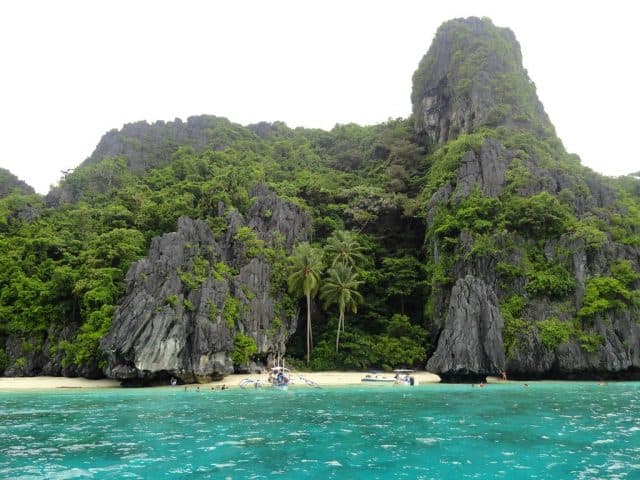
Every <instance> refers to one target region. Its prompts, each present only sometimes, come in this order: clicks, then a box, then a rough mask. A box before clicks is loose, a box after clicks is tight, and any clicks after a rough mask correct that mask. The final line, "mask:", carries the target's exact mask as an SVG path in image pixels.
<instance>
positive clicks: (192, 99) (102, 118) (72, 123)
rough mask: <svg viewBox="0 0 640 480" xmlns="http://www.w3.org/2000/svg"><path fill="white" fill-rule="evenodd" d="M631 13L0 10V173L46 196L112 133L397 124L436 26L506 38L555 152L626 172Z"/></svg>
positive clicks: (83, 6)
mask: <svg viewBox="0 0 640 480" xmlns="http://www.w3.org/2000/svg"><path fill="white" fill-rule="evenodd" d="M634 3H635V2H632V1H628V2H627V1H616V0H610V1H608V2H584V1H582V2H560V1H553V2H551V1H544V0H538V1H535V2H523V1H517V2H516V1H508V0H505V1H497V0H496V1H480V0H474V1H463V0H458V1H456V0H449V1H444V0H438V1H426V0H423V1H401V0H394V1H375V0H368V1H346V0H342V1H331V0H322V1H302V0H293V1H288V0H287V1H267V0H256V1H248V0H247V1H238V0H236V1H231V0H229V1H226V0H225V1H188V0H181V1H177V0H176V1H171V2H170V1H162V0H149V1H146V0H145V1H143V0H136V1H133V0H128V1H123V0H109V1H98V0H94V1H86V0H79V1H71V0H56V1H47V0H42V1H37V0H2V1H1V2H0V109H1V110H0V166H1V167H4V168H7V169H9V170H10V171H11V172H13V173H14V174H15V175H17V176H18V177H19V178H21V179H23V180H25V181H26V182H27V183H29V184H30V185H32V186H33V187H34V188H35V189H36V190H37V191H38V192H40V193H46V192H47V191H48V189H49V186H50V185H55V184H56V183H57V182H58V180H59V179H60V177H61V173H60V171H61V170H63V169H68V168H73V167H75V166H77V165H78V164H79V163H80V162H82V161H83V160H84V159H85V158H86V157H88V156H89V155H90V154H91V152H92V151H93V149H94V148H95V146H96V145H97V143H98V141H99V140H100V137H101V136H102V135H103V134H104V133H105V132H107V131H108V130H110V129H112V128H121V127H122V125H123V124H125V123H130V122H135V121H138V120H147V121H150V122H151V121H155V120H173V119H174V118H176V117H179V118H182V119H186V118H187V117H189V116H191V115H199V114H202V113H207V114H214V115H218V116H224V117H227V118H229V119H230V120H231V121H234V122H237V123H241V124H243V125H246V124H248V123H254V122H258V121H261V120H265V121H275V120H281V121H284V122H286V123H287V124H288V125H289V126H291V127H296V126H304V127H319V128H325V129H331V128H332V127H333V126H334V125H335V124H336V123H348V122H355V123H358V124H362V125H369V124H375V123H379V122H383V121H385V120H387V119H388V118H390V117H392V118H396V117H407V116H408V115H410V113H411V103H410V94H411V76H412V74H413V72H414V70H415V69H416V67H417V65H418V62H419V61H420V59H421V58H422V56H423V55H424V54H425V53H426V51H427V49H428V48H429V45H430V44H431V41H432V39H433V36H434V34H435V31H436V29H437V27H438V26H439V25H440V24H441V23H442V22H443V21H446V20H448V19H451V18H455V17H462V16H470V15H476V16H488V17H490V18H492V19H493V22H494V23H495V24H496V25H498V26H508V27H510V28H511V29H512V30H513V31H514V32H515V34H516V36H517V38H518V40H519V42H520V45H521V47H522V51H523V57H524V64H525V67H526V68H527V69H528V71H529V76H530V77H531V79H532V80H533V81H534V82H535V84H536V85H537V88H538V95H539V96H540V99H541V100H542V102H543V104H544V106H545V108H546V110H547V113H548V114H549V116H550V117H551V121H552V122H553V123H554V124H555V126H556V129H557V131H558V134H559V135H560V137H561V138H562V140H563V141H564V143H565V146H567V148H568V150H569V151H571V152H575V153H577V154H579V155H580V157H581V158H582V161H583V163H584V164H586V165H588V166H589V167H591V168H593V169H594V170H596V171H598V172H601V173H604V174H607V175H622V174H627V173H631V172H634V171H637V170H639V169H640V161H639V160H640V159H639V158H638V157H639V154H638V151H639V149H638V147H637V144H636V142H635V140H636V139H637V137H638V135H639V133H638V132H639V130H640V127H639V126H638V121H637V119H638V117H639V116H640V88H639V82H638V73H639V69H640V67H639V65H638V63H639V62H638V50H639V47H640V29H639V28H638V23H637V15H636V13H635V10H634V9H633V8H632V7H633V6H634Z"/></svg>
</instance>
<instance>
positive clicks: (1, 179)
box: [0, 168, 36, 198]
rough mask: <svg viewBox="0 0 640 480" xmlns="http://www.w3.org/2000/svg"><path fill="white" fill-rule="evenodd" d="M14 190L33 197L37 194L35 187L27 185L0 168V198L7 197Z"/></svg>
mask: <svg viewBox="0 0 640 480" xmlns="http://www.w3.org/2000/svg"><path fill="white" fill-rule="evenodd" d="M14 190H15V191H18V192H20V193H22V194H24V195H33V194H34V193H36V192H35V191H34V190H33V187H31V186H29V185H27V184H26V183H25V182H23V181H22V180H20V179H19V178H18V177H16V176H15V175H14V174H13V173H11V172H10V171H9V170H6V169H4V168H0V198H4V197H6V196H7V195H9V194H10V193H11V192H12V191H14Z"/></svg>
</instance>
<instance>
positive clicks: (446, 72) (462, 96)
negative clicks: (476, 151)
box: [411, 17, 552, 144]
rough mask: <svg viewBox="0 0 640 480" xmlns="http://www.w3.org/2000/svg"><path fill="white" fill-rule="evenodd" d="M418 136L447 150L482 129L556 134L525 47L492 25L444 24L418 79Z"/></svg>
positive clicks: (472, 21)
mask: <svg viewBox="0 0 640 480" xmlns="http://www.w3.org/2000/svg"><path fill="white" fill-rule="evenodd" d="M411 100H412V103H413V115H414V121H415V127H416V131H417V132H418V133H420V134H423V135H426V137H427V138H428V139H429V141H430V142H432V143H437V144H442V143H445V142H447V141H449V140H453V139H455V138H456V137H457V136H458V135H459V134H461V133H468V132H471V131H473V130H475V129H477V128H478V127H480V126H483V125H487V126H491V127H495V126H498V125H518V126H527V127H535V128H552V127H551V124H550V122H549V119H548V117H547V114H546V113H545V111H544V108H543V107H542V104H541V103H540V102H539V101H538V99H537V97H536V93H535V87H534V85H533V83H532V82H531V80H529V77H528V75H527V72H526V70H525V69H524V68H523V66H522V54H521V53H520V45H519V44H518V42H517V40H516V38H515V35H514V34H513V32H512V31H511V30H509V29H508V28H497V27H495V26H494V25H493V24H492V23H491V21H490V20H489V19H485V18H483V19H480V18H475V17H471V18H460V19H455V20H451V21H449V22H446V23H444V24H443V25H442V26H441V27H440V28H439V29H438V32H437V33H436V36H435V39H434V40H433V43H432V45H431V48H430V49H429V51H428V52H427V54H426V55H425V56H424V58H423V59H422V61H421V62H420V65H419V67H418V70H417V71H416V72H415V73H414V75H413V93H412V97H411Z"/></svg>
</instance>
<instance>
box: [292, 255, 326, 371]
mask: <svg viewBox="0 0 640 480" xmlns="http://www.w3.org/2000/svg"><path fill="white" fill-rule="evenodd" d="M290 262H291V266H290V270H289V277H288V278H287V283H288V286H289V292H290V293H292V294H295V295H304V297H305V299H306V301H307V365H308V364H309V362H310V361H311V344H312V342H313V335H312V332H311V297H313V296H315V295H316V293H317V292H318V288H319V287H320V275H321V274H322V269H323V264H322V252H321V251H320V250H318V249H317V248H314V247H312V246H311V245H310V244H309V243H308V242H304V243H301V244H300V245H298V246H297V247H296V248H295V249H294V250H293V253H292V254H291V257H290Z"/></svg>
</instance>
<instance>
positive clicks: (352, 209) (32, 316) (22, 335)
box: [0, 117, 640, 370]
mask: <svg viewBox="0 0 640 480" xmlns="http://www.w3.org/2000/svg"><path fill="white" fill-rule="evenodd" d="M206 121H207V122H208V124H209V132H210V134H212V133H214V134H215V138H216V142H215V144H216V148H215V149H204V150H203V151H200V152H197V151H195V150H194V148H192V147H191V146H189V145H181V146H175V148H174V151H173V153H172V154H171V155H170V157H168V158H167V160H166V161H164V162H159V163H160V164H157V165H153V166H151V167H148V168H147V169H146V170H144V171H143V172H137V173H133V172H132V170H131V169H130V168H129V165H128V161H127V159H125V158H105V159H102V160H100V161H97V162H94V163H85V164H84V165H82V166H80V167H79V168H77V169H76V170H75V171H73V172H72V173H69V174H68V175H67V176H66V177H65V178H64V179H63V180H62V181H61V183H60V189H61V190H62V191H65V192H67V193H70V195H71V201H66V202H58V203H59V204H56V205H53V206H47V202H46V201H45V199H44V198H42V197H40V196H38V195H33V194H32V195H26V194H24V193H23V192H22V191H20V190H15V191H13V192H11V193H9V194H7V195H6V196H5V197H4V198H2V199H1V200H0V232H1V237H0V243H1V250H0V264H1V268H0V370H2V369H4V368H5V367H7V366H8V362H10V361H11V359H9V357H8V355H7V353H6V348H7V347H5V346H4V344H5V343H6V341H7V339H9V338H11V339H12V341H13V343H14V344H15V339H19V341H20V345H19V349H20V350H21V351H22V352H23V353H24V355H25V356H26V355H27V354H28V353H29V352H33V351H38V350H42V349H46V351H47V352H48V354H49V355H50V356H51V357H52V358H53V357H55V356H56V355H60V356H63V360H62V364H63V365H64V366H73V365H82V364H83V363H86V362H90V361H99V360H100V352H99V349H98V340H99V339H100V337H101V336H102V335H104V334H105V332H106V331H107V330H108V328H109V326H110V322H111V317H112V315H113V312H114V309H115V306H116V304H117V303H118V300H119V298H120V297H121V295H122V293H123V289H124V286H125V284H124V276H125V274H126V272H127V269H128V268H129V265H130V264H131V262H133V261H135V260H137V259H139V258H140V257H142V256H144V255H145V252H146V250H147V248H148V246H149V243H150V240H151V238H152V237H154V236H156V235H160V234H162V233H165V232H170V231H173V230H175V228H176V220H177V218H178V217H179V216H180V215H188V216H191V217H194V218H200V219H206V220H207V221H208V223H209V224H210V226H211V227H212V230H213V231H214V232H216V233H218V234H219V233H220V232H221V229H223V228H224V222H223V221H222V220H221V218H220V217H219V216H218V212H219V209H218V204H219V202H223V203H224V204H225V205H227V206H232V207H234V208H236V209H238V210H239V211H240V212H245V211H246V210H247V209H248V207H249V206H250V204H251V198H250V197H249V194H248V191H249V189H250V188H251V187H252V186H253V185H255V184H256V183H258V182H265V183H266V184H267V185H269V186H270V188H271V189H273V190H274V191H275V192H276V193H277V194H278V195H280V196H282V197H284V198H286V199H288V200H290V201H292V202H295V203H296V204H298V205H300V206H302V207H303V208H304V210H305V211H306V212H307V214H308V215H309V216H310V217H311V218H312V220H313V238H312V244H314V245H315V246H316V248H319V249H322V248H324V249H325V250H324V251H325V254H324V260H323V265H322V267H321V269H322V273H321V277H322V278H324V277H325V275H328V274H327V272H326V269H327V268H329V267H331V264H332V257H331V242H328V240H329V239H330V238H331V237H332V235H334V236H335V234H336V232H340V231H348V232H353V233H352V240H353V241H354V242H355V243H356V244H357V252H358V254H357V262H354V263H353V268H354V273H357V278H358V281H357V282H356V283H355V284H354V285H355V290H357V295H362V301H359V302H357V303H358V305H357V314H353V313H351V310H347V311H346V312H345V315H344V318H346V322H345V323H346V325H344V326H343V331H342V333H341V338H340V349H339V350H337V348H336V345H334V343H335V341H334V339H335V335H336V329H337V327H338V322H339V320H340V321H341V322H344V320H342V317H341V311H340V309H339V308H337V306H336V305H337V303H336V302H331V301H329V302H326V301H325V302H324V304H323V302H321V301H320V298H318V299H317V301H316V302H315V305H316V307H317V308H316V309H314V314H313V317H312V322H313V330H314V349H313V356H312V358H311V366H312V368H316V369H327V368H336V367H338V368H367V367H371V366H380V367H385V366H386V367H388V366H399V365H419V364H422V363H424V361H425V359H426V357H427V355H428V353H429V348H430V342H429V339H428V332H427V328H426V326H427V325H428V324H429V322H428V321H429V315H431V314H432V309H431V307H432V301H431V299H432V298H433V297H434V294H435V293H436V291H437V290H438V289H440V288H442V287H443V285H446V284H447V282H448V281H449V280H448V279H449V278H450V270H451V268H452V267H453V265H454V263H455V261H456V258H455V257H456V255H459V253H456V254H455V255H454V251H455V252H457V250H455V249H454V247H455V245H456V244H457V243H458V242H459V238H460V232H462V231H465V232H468V234H469V235H471V236H472V237H473V238H474V243H473V248H472V249H471V250H469V251H468V252H467V253H466V255H467V256H469V257H470V258H471V257H474V256H480V255H487V254H492V255H494V256H496V257H497V258H498V259H500V258H501V255H503V254H502V253H501V252H507V251H508V250H509V248H510V245H512V244H513V241H514V240H510V239H514V238H517V236H519V235H521V236H527V237H529V238H530V241H529V243H528V246H529V247H528V250H527V252H526V258H523V259H522V262H521V263H520V264H513V263H506V262H503V261H500V260H499V261H498V263H497V265H498V267H497V268H498V270H499V271H500V272H501V273H502V275H503V276H504V278H505V279H506V280H508V279H509V278H515V277H518V276H523V277H524V278H526V292H527V296H528V297H532V298H533V297H537V296H547V297H549V298H551V299H560V300H562V299H565V297H566V296H567V294H568V293H570V292H571V291H572V289H573V287H574V284H573V283H574V282H573V278H572V276H571V275H570V274H569V271H568V270H567V265H566V262H564V263H563V262H558V263H555V264H553V265H547V264H546V260H545V256H544V255H542V253H541V249H542V246H543V244H544V243H543V241H544V240H545V239H548V238H552V237H553V238H558V237H560V236H562V235H570V236H574V237H580V238H584V239H585V241H586V242H587V244H588V245H589V246H590V247H591V248H597V247H598V246H599V245H601V244H602V243H603V242H605V241H606V239H607V238H614V239H616V240H617V241H619V242H622V243H628V244H633V245H635V246H638V239H639V237H638V234H637V229H638V225H640V209H639V207H638V182H637V181H635V180H634V179H632V178H631V177H627V178H624V179H622V180H619V181H613V180H607V179H603V178H601V177H598V176H596V175H595V174H593V173H592V172H590V171H589V170H588V169H586V168H583V167H581V166H580V165H579V162H578V161H577V159H575V158H574V157H572V156H568V155H566V154H562V149H561V147H558V146H557V145H555V144H550V142H549V141H543V140H540V139H538V138H536V137H533V136H531V135H527V134H526V132H519V131H507V130H505V129H502V130H500V129H498V130H482V131H480V132H478V133H475V134H471V135H462V136H460V137H459V138H458V139H457V140H456V141H454V142H451V143H449V144H447V145H444V146H442V147H440V148H438V149H436V150H435V151H433V152H428V151H426V150H425V148H424V147H423V146H422V145H420V144H418V143H416V141H415V138H414V134H413V129H412V126H411V123H410V121H408V120H402V119H398V120H390V121H388V122H387V123H384V124H382V125H376V126H370V127H360V126H356V125H338V126H336V127H335V128H334V129H333V130H331V131H329V132H326V131H320V130H308V129H295V130H293V129H289V128H288V127H286V125H284V124H282V123H275V124H269V125H267V124H261V125H259V127H260V128H258V126H253V127H248V128H245V127H242V126H239V125H236V124H233V123H231V122H229V121H227V120H225V119H221V118H216V117H207V119H206ZM256 131H260V132H261V135H258V134H257V133H256ZM491 136H493V137H496V138H500V140H501V141H503V142H505V143H509V144H510V146H512V147H513V148H515V149H518V151H520V152H522V154H521V155H523V156H526V155H528V154H527V153H525V152H527V151H528V152H532V151H535V152H537V153H538V154H539V155H541V156H542V157H543V158H544V159H545V160H546V161H548V162H550V163H552V164H553V165H554V168H557V169H565V170H567V171H569V172H570V173H571V175H572V176H574V177H575V178H576V183H577V184H578V185H581V184H583V183H584V182H586V181H589V180H591V179H594V178H596V177H597V179H598V181H603V182H606V183H607V184H609V185H610V186H611V187H613V188H615V189H616V191H617V192H618V195H619V197H618V198H619V200H618V204H619V205H618V207H620V208H624V209H625V211H626V212H627V214H626V215H620V214H618V213H616V212H608V213H606V215H604V214H603V216H606V220H605V219H604V218H598V217H594V216H591V215H589V216H587V217H586V218H580V219H579V218H577V217H576V215H575V212H573V211H572V198H568V199H565V197H571V195H575V193H573V192H565V193H566V195H560V196H558V197H556V196H553V195H551V194H549V193H548V192H542V193H540V194H537V195H532V196H529V197H522V196H519V195H517V190H518V188H520V187H521V186H522V184H523V183H526V182H531V181H533V179H532V177H531V176H529V175H527V172H526V171H522V168H521V167H522V165H521V164H520V163H518V162H517V161H516V162H514V164H513V166H512V167H511V168H510V170H509V174H508V178H509V182H508V186H507V188H506V189H505V191H504V193H503V194H502V195H501V196H500V197H498V198H487V197H484V196H483V195H482V194H481V193H479V192H477V191H476V192H473V193H472V194H471V195H470V196H468V197H467V198H466V199H463V200H461V201H459V202H456V203H454V204H452V205H451V206H450V208H447V209H441V210H439V211H438V213H437V215H436V216H435V218H434V219H433V220H432V221H431V223H429V224H428V223H427V222H426V213H425V205H426V204H427V203H428V201H429V198H430V197H431V195H432V194H433V193H434V191H435V190H436V189H437V188H438V187H439V186H440V185H442V184H443V183H444V182H445V181H452V180H453V179H455V175H456V173H455V172H456V169H457V166H458V164H459V162H460V158H461V157H462V155H463V154H464V152H466V151H468V150H469V149H474V148H478V147H479V145H480V144H481V143H482V141H483V140H484V139H485V138H487V137H491ZM220 145H224V147H223V148H221V147H220ZM165 147H166V146H165ZM582 192H583V193H584V192H585V190H584V189H583V190H582ZM607 223H609V225H607ZM245 233H247V235H245V236H246V237H247V238H246V239H245V241H247V242H251V241H253V242H254V243H255V238H253V240H252V239H251V235H250V232H245ZM434 236H436V237H438V238H440V239H441V240H442V241H443V242H442V244H443V245H445V247H446V246H447V245H449V247H448V248H449V251H446V250H445V251H444V252H442V253H443V254H442V255H440V256H439V258H433V256H432V255H431V254H429V249H425V248H424V247H423V245H424V244H425V239H426V241H428V240H429V238H431V237H434ZM258 246H259V245H258ZM255 253H256V254H260V252H259V250H257V251H256V252H255ZM334 253H335V251H334ZM334 264H335V262H334ZM334 275H335V270H334ZM635 279H637V273H636V272H634V271H633V269H630V268H629V265H627V264H625V263H624V262H621V263H619V264H618V265H617V266H616V269H615V271H612V273H611V276H610V277H598V278H594V279H592V280H590V283H589V287H588V288H587V292H586V295H585V297H586V298H585V305H584V307H583V308H582V309H581V310H580V312H577V315H575V320H576V321H575V322H574V324H572V325H574V327H572V328H573V329H572V330H571V332H568V333H567V332H564V334H567V335H568V334H574V335H581V334H582V333H581V331H580V328H579V327H580V324H581V323H582V322H585V321H588V319H589V318H590V317H591V316H592V315H594V313H596V312H598V311H601V310H603V309H604V310H606V309H609V308H619V307H621V306H624V305H626V304H629V303H631V302H635V301H637V292H635V291H633V290H632V289H631V286H632V285H633V282H634V280H635ZM334 280H335V279H334ZM321 281H322V280H321ZM285 283H286V282H283V281H282V279H281V281H280V284H281V285H282V288H283V290H285V289H286V285H285ZM334 283H335V281H334ZM328 295H330V294H325V295H324V297H325V299H326V297H327V296H328ZM292 297H295V295H293V293H292ZM302 300H303V299H302ZM302 300H301V301H302ZM526 302H527V298H524V297H522V296H518V295H514V296H511V297H509V300H508V302H505V305H504V310H505V313H506V315H505V317H506V318H507V326H506V330H505V341H506V344H507V347H508V348H511V347H512V346H513V344H514V342H516V335H515V333H517V331H518V313H519V312H520V311H522V308H523V307H524V304H526ZM300 305H301V306H302V305H303V304H302V303H301V304H300ZM301 311H304V308H302V309H301ZM547 323H549V322H547ZM301 325H303V323H302V322H301ZM553 327H554V325H553V324H549V325H545V326H541V327H540V328H545V329H546V330H545V332H547V333H545V338H549V340H548V341H549V342H557V341H560V340H561V339H562V334H563V332H560V333H558V332H555V334H554V330H553ZM524 328H525V327H524V326H521V330H522V329H524ZM549 332H550V333H549ZM304 335H305V331H304V328H299V331H298V332H297V334H296V335H295V336H294V338H293V339H292V341H291V342H290V345H289V351H288V354H289V355H290V356H291V357H293V358H298V359H301V360H302V359H303V358H304V355H305V345H304ZM554 335H555V336H554ZM558 335H560V337H559V338H560V340H558ZM545 341H546V340H545ZM594 342H597V339H595V340H594V339H592V338H586V337H585V339H584V343H585V345H587V347H589V346H590V345H592V344H593V343H594ZM13 348H15V345H14V347H13ZM12 361H13V362H14V363H15V364H16V365H17V366H19V364H20V362H24V358H23V357H17V358H15V359H13V360H12Z"/></svg>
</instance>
